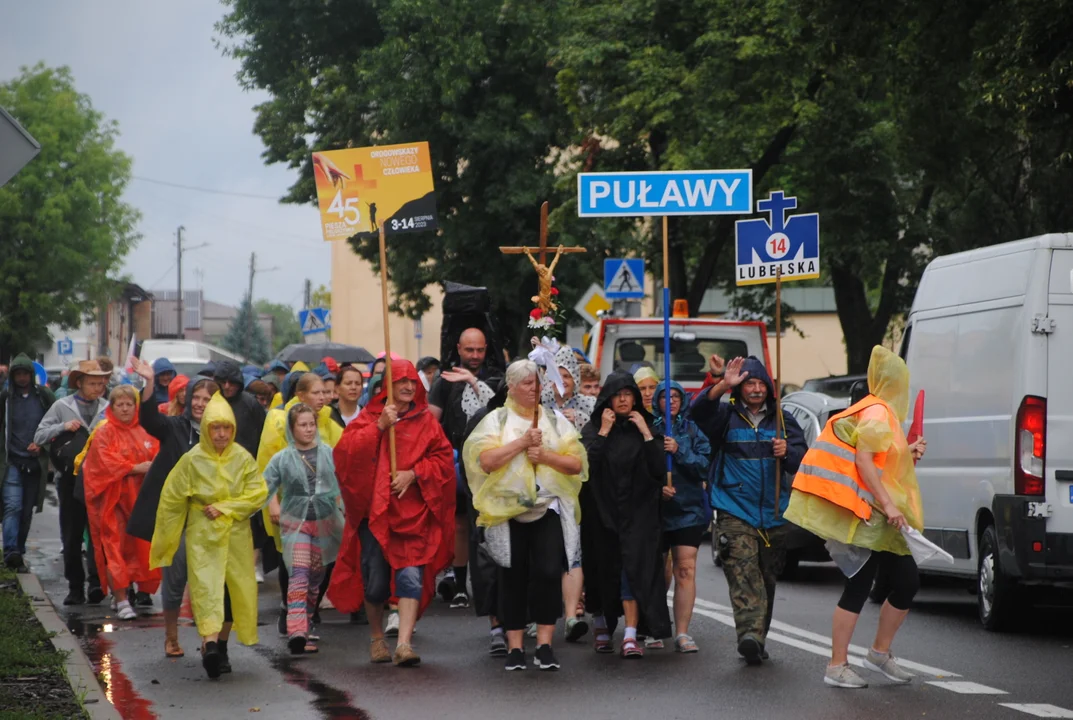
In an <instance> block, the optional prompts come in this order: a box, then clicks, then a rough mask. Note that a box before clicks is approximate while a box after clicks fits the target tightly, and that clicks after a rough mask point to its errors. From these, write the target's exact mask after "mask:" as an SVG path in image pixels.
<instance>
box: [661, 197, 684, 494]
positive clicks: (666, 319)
mask: <svg viewBox="0 0 1073 720" xmlns="http://www.w3.org/2000/svg"><path fill="white" fill-rule="evenodd" d="M663 384H664V387H665V389H666V390H665V392H664V393H663V434H664V437H670V436H671V259H670V242H669V240H668V233H667V216H666V215H664V216H663ZM682 402H685V398H682ZM666 455H667V487H671V484H672V482H671V480H672V470H673V467H674V465H673V463H674V459H673V458H674V456H673V455H672V454H671V453H667V454H666Z"/></svg>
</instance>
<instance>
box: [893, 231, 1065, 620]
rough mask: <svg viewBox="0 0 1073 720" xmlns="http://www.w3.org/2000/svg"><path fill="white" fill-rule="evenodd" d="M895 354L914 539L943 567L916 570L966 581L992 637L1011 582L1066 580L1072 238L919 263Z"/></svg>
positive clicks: (1019, 593) (1012, 600)
mask: <svg viewBox="0 0 1073 720" xmlns="http://www.w3.org/2000/svg"><path fill="white" fill-rule="evenodd" d="M901 352H902V357H903V358H905V360H906V362H907V363H908V364H909V370H910V373H911V376H912V380H911V383H912V385H911V390H910V398H915V397H916V395H917V391H918V390H920V389H923V390H924V391H925V393H926V400H925V418H924V436H925V437H926V438H927V440H928V452H927V454H926V455H925V456H924V459H923V460H921V462H920V464H919V465H918V466H917V477H918V479H919V481H920V488H921V492H922V495H923V499H924V523H925V525H926V529H925V535H927V537H928V538H929V539H931V540H932V541H933V542H935V543H936V544H938V545H940V546H942V547H943V548H944V549H945V550H946V551H947V552H949V553H950V554H951V555H953V556H954V558H955V562H954V566H953V567H952V568H951V566H950V565H949V564H925V565H924V566H922V567H921V571H922V572H928V573H937V574H945V575H950V574H953V575H955V576H960V577H964V578H972V579H973V580H974V581H975V583H976V585H977V588H978V605H979V615H980V621H981V622H982V623H983V625H984V626H985V627H987V628H988V629H990V630H996V629H1001V628H1003V627H1006V626H1007V625H1008V624H1009V622H1010V620H1012V619H1014V618H1015V617H1016V616H1017V614H1018V611H1019V609H1020V608H1021V601H1022V600H1023V599H1024V597H1023V595H1024V592H1023V591H1024V588H1025V586H1027V585H1043V584H1052V583H1056V582H1064V581H1070V580H1073V234H1052V235H1042V236H1040V237H1035V238H1030V239H1028V240H1020V241H1017V242H1011V243H1005V244H1003V245H995V246H992V247H987V248H981V249H979V250H972V251H969V252H964V253H958V254H956V255H948V256H945V257H940V258H936V259H935V260H933V261H932V262H931V263H930V264H929V265H928V267H927V269H925V271H924V275H923V277H922V278H921V281H920V287H919V289H918V290H917V294H916V298H915V300H914V301H913V308H912V311H911V312H910V315H909V319H908V324H907V326H906V331H905V336H904V339H903V342H902V351H901Z"/></svg>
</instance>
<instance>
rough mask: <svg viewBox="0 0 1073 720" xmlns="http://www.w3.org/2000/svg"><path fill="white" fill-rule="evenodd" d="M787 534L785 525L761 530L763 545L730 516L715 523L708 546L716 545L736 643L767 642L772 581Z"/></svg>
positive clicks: (745, 525)
mask: <svg viewBox="0 0 1073 720" xmlns="http://www.w3.org/2000/svg"><path fill="white" fill-rule="evenodd" d="M788 531H789V526H787V525H782V526H780V527H776V528H770V529H768V530H765V531H764V536H766V538H767V540H766V542H765V539H764V537H762V536H761V534H760V532H759V531H758V530H757V529H756V528H754V527H752V526H751V525H749V523H747V522H744V521H742V520H739V519H738V518H736V517H734V516H733V515H727V514H726V513H720V514H719V518H718V519H717V520H716V522H715V533H714V534H713V536H712V542H715V543H719V556H720V558H721V559H722V561H723V574H724V575H726V579H727V585H728V586H729V587H730V604H731V606H732V607H733V609H734V626H735V628H736V629H737V632H738V642H741V639H742V638H743V637H745V636H746V635H753V636H755V637H756V638H757V639H758V640H759V641H760V643H761V644H763V643H764V642H765V641H766V639H767V631H768V628H770V627H771V614H772V611H773V610H774V609H775V579H776V578H777V577H778V575H779V573H780V572H782V567H783V564H784V563H785V562H786V545H785V542H786V534H787V532H788Z"/></svg>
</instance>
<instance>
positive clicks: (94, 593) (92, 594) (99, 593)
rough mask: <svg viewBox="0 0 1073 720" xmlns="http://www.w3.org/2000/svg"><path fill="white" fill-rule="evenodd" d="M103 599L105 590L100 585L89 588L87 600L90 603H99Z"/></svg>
mask: <svg viewBox="0 0 1073 720" xmlns="http://www.w3.org/2000/svg"><path fill="white" fill-rule="evenodd" d="M101 600H104V590H101V586H100V585H94V586H93V587H91V588H90V589H89V595H88V597H87V598H86V601H87V602H88V603H89V604H90V605H97V604H99V603H100V602H101Z"/></svg>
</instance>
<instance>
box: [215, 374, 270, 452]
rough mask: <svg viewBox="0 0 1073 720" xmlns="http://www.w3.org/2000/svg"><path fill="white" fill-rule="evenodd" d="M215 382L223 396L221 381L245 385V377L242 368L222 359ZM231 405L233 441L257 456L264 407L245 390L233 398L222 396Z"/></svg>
mask: <svg viewBox="0 0 1073 720" xmlns="http://www.w3.org/2000/svg"><path fill="white" fill-rule="evenodd" d="M215 379H216V382H217V383H218V384H220V389H221V393H220V395H221V396H223V392H222V390H223V381H224V380H230V381H231V382H235V383H238V386H239V387H245V386H246V379H245V378H244V377H243V376H242V368H240V367H239V365H238V363H237V362H234V361H232V360H222V361H220V362H219V363H218V364H217V365H216V376H215ZM224 400H227V404H228V405H230V406H231V412H233V413H234V414H235V426H236V427H235V442H237V443H238V444H239V445H241V446H242V447H244V448H246V452H248V453H249V454H250V455H253V456H254V457H257V447H258V445H260V444H261V431H262V430H263V429H264V426H265V409H264V408H263V407H261V403H260V402H258V400H257V398H255V397H254V396H253V395H251V394H250V393H248V392H246V391H245V390H241V391H239V393H238V394H237V395H235V397H233V398H228V397H224Z"/></svg>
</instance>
